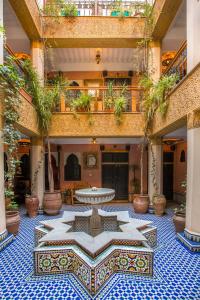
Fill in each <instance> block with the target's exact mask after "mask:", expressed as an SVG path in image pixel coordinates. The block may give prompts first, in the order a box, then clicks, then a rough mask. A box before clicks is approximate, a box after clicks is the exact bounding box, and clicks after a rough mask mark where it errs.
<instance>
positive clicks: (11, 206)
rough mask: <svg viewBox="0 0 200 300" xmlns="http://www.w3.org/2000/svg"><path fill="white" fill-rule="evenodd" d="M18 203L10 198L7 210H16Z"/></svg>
mask: <svg viewBox="0 0 200 300" xmlns="http://www.w3.org/2000/svg"><path fill="white" fill-rule="evenodd" d="M18 208H19V205H18V204H17V202H16V201H14V200H12V201H11V202H10V204H9V205H8V210H18Z"/></svg>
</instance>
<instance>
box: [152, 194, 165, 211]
mask: <svg viewBox="0 0 200 300" xmlns="http://www.w3.org/2000/svg"><path fill="white" fill-rule="evenodd" d="M153 206H154V211H155V215H156V216H162V215H163V214H164V213H165V207H166V198H165V196H164V195H157V194H156V195H154V196H153Z"/></svg>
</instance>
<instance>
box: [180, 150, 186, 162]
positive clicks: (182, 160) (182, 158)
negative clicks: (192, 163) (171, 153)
mask: <svg viewBox="0 0 200 300" xmlns="http://www.w3.org/2000/svg"><path fill="white" fill-rule="evenodd" d="M180 162H185V150H182V151H181V155H180Z"/></svg>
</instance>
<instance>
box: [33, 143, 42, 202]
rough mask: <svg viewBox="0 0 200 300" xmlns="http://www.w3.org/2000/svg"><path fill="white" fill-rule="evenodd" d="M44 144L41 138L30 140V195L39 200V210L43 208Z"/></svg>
mask: <svg viewBox="0 0 200 300" xmlns="http://www.w3.org/2000/svg"><path fill="white" fill-rule="evenodd" d="M44 155H45V154H44V142H43V139H41V138H35V137H34V138H32V139H31V183H32V194H33V195H36V196H37V197H38V199H39V206H40V208H41V207H42V206H43V197H44V191H45V180H44V176H45V171H44V165H45V163H44Z"/></svg>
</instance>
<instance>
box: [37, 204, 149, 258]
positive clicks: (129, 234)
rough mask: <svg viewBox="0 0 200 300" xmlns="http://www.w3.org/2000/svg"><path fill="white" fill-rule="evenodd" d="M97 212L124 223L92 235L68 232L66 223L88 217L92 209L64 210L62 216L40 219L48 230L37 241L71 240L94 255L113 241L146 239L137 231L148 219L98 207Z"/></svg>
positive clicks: (69, 227)
mask: <svg viewBox="0 0 200 300" xmlns="http://www.w3.org/2000/svg"><path fill="white" fill-rule="evenodd" d="M98 213H99V215H100V216H102V217H110V216H117V221H118V222H123V223H125V224H122V225H119V227H120V230H121V232H120V231H116V232H115V231H104V232H102V233H100V234H99V235H97V236H95V237H93V236H91V235H89V234H87V233H86V232H83V231H80V232H70V231H69V230H70V229H71V225H68V224H67V223H70V222H73V221H74V220H75V217H77V216H81V217H90V216H91V215H92V210H88V211H85V212H82V213H80V212H75V211H70V212H67V211H65V212H64V213H63V216H62V218H58V219H53V220H49V221H42V222H41V224H43V225H44V227H45V228H48V229H49V230H50V231H49V232H48V233H47V234H46V235H44V236H43V237H42V238H41V239H39V242H44V243H46V244H49V245H50V244H53V245H56V242H59V241H62V244H64V243H66V244H67V242H69V244H71V243H72V242H73V241H74V243H75V244H76V245H79V246H80V247H81V248H82V249H84V250H85V251H86V252H87V253H88V254H89V255H91V256H92V257H94V256H95V255H98V254H99V253H101V249H105V247H106V246H109V245H111V244H113V243H114V241H121V243H122V244H123V241H126V242H125V244H126V243H128V242H130V243H131V241H134V242H136V241H140V242H142V241H146V240H147V239H146V237H145V236H144V235H143V234H142V233H141V232H140V231H139V229H140V228H145V227H147V226H148V225H150V224H151V222H150V221H144V220H137V219H133V218H130V217H129V213H128V211H121V212H106V211H104V210H101V209H99V210H98Z"/></svg>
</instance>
